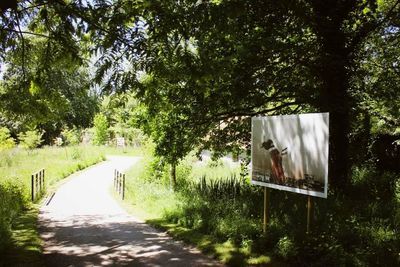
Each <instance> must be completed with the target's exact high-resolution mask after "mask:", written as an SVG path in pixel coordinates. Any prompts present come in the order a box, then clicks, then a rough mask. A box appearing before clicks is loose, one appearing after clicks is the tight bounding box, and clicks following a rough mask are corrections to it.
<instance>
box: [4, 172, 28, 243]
mask: <svg viewBox="0 0 400 267" xmlns="http://www.w3.org/2000/svg"><path fill="white" fill-rule="evenodd" d="M26 202H27V200H26V198H24V192H23V186H22V184H21V183H20V181H19V180H14V181H11V180H3V181H2V182H0V203H1V205H0V251H1V250H2V249H3V247H2V246H4V245H5V244H7V243H8V240H9V237H10V233H11V223H12V221H13V219H14V218H15V217H16V216H17V215H18V213H19V212H20V211H21V209H22V208H23V207H24V206H26Z"/></svg>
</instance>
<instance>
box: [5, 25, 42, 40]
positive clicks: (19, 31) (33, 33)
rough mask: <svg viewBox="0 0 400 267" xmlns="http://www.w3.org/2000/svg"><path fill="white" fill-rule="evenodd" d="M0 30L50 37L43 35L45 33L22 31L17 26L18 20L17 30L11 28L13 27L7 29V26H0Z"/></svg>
mask: <svg viewBox="0 0 400 267" xmlns="http://www.w3.org/2000/svg"><path fill="white" fill-rule="evenodd" d="M0 31H7V32H15V33H18V34H29V35H34V36H38V37H43V38H50V36H48V35H45V34H41V33H35V32H27V31H22V30H21V28H20V26H19V22H18V30H13V29H8V28H0Z"/></svg>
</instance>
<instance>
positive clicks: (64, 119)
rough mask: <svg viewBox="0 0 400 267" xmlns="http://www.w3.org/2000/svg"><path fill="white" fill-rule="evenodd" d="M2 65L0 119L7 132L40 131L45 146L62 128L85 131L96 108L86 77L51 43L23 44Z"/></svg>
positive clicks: (28, 41)
mask: <svg viewBox="0 0 400 267" xmlns="http://www.w3.org/2000/svg"><path fill="white" fill-rule="evenodd" d="M22 53H23V54H24V57H23V58H24V59H23V60H22ZM22 61H23V62H22ZM5 63H6V65H5V66H6V69H5V71H4V73H3V81H1V82H0V117H1V118H2V121H4V124H5V125H7V126H8V127H9V128H11V129H14V131H25V130H27V129H30V128H37V129H39V130H44V131H45V135H44V138H45V139H46V143H49V142H51V140H53V139H54V137H55V136H57V135H58V134H59V133H60V131H61V129H62V128H63V127H73V126H75V127H89V126H90V124H91V122H92V118H93V116H94V114H95V112H96V110H97V108H98V107H97V96H96V95H95V94H94V93H92V92H91V91H90V84H89V75H88V72H87V70H86V69H85V68H84V67H83V66H82V65H81V64H80V62H77V61H74V60H73V59H71V58H69V57H68V56H66V55H65V54H64V53H63V51H62V49H60V47H59V45H57V43H45V42H44V41H43V40H42V39H40V38H26V39H25V40H24V46H23V47H22V46H18V47H17V48H16V50H15V51H10V52H9V53H8V54H7V57H6V61H5Z"/></svg>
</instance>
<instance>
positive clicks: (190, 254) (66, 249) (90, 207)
mask: <svg viewBox="0 0 400 267" xmlns="http://www.w3.org/2000/svg"><path fill="white" fill-rule="evenodd" d="M138 160H139V158H138V157H120V156H118V157H117V156H113V157H108V159H107V161H105V162H102V163H100V164H97V165H95V166H93V167H91V168H88V169H86V170H84V171H82V172H79V173H78V174H75V175H73V177H71V178H70V179H69V180H68V181H67V182H66V183H64V184H63V185H62V186H60V187H59V188H58V190H57V191H56V192H55V195H54V197H53V198H52V199H51V201H50V202H49V203H48V205H46V203H45V204H44V205H43V207H42V208H41V210H40V215H39V231H40V234H41V237H42V239H43V245H44V261H45V262H46V264H47V266H57V267H63V266H221V264H220V263H218V262H216V261H214V260H212V259H210V258H208V257H206V256H204V255H202V254H201V253H200V252H199V251H198V250H197V249H194V248H191V247H185V246H183V245H182V244H181V243H180V242H176V241H173V240H172V239H171V238H170V237H169V236H168V235H166V234H165V233H163V232H160V231H158V230H155V229H154V228H152V227H150V226H148V225H146V224H144V223H143V222H141V221H139V220H137V219H136V218H134V217H133V216H130V215H129V214H127V213H126V212H125V211H124V210H123V209H122V208H121V207H120V206H119V205H118V203H117V202H116V201H115V200H114V199H113V198H112V196H111V195H110V193H109V191H110V187H111V186H112V182H113V171H114V169H115V168H117V169H119V170H120V171H124V170H126V169H128V168H129V167H131V166H132V165H133V164H135V163H136V162H137V161H138Z"/></svg>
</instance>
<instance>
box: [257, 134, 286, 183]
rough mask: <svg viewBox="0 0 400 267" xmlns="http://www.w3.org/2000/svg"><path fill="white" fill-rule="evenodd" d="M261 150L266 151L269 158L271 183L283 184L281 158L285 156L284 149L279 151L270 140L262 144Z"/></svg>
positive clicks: (283, 176)
mask: <svg viewBox="0 0 400 267" xmlns="http://www.w3.org/2000/svg"><path fill="white" fill-rule="evenodd" d="M261 147H262V148H264V149H265V150H267V151H268V152H269V154H270V156H271V178H270V179H271V181H272V182H273V183H276V184H284V183H285V173H284V171H283V167H282V156H284V155H286V151H287V150H286V149H287V148H285V149H283V150H282V151H279V150H278V149H277V148H276V147H275V145H274V142H273V141H272V140H271V139H268V140H267V141H265V142H263V143H262V145H261Z"/></svg>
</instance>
